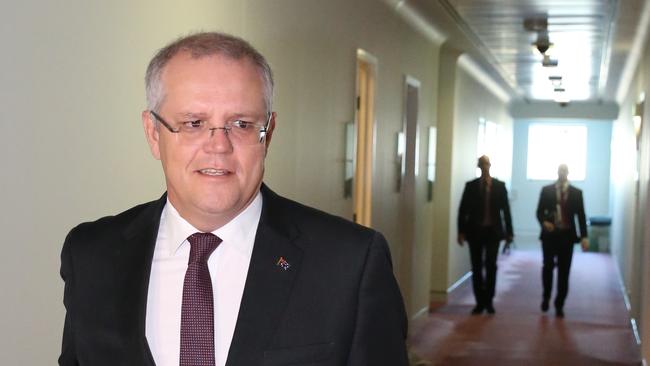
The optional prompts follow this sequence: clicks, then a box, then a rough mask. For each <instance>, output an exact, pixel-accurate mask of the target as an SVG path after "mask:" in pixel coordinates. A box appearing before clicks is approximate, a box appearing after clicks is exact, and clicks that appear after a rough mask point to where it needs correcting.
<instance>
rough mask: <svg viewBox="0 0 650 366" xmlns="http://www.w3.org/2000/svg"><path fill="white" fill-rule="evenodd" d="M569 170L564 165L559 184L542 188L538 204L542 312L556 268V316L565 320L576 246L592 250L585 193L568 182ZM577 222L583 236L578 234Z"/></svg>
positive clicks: (558, 177)
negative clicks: (542, 291)
mask: <svg viewBox="0 0 650 366" xmlns="http://www.w3.org/2000/svg"><path fill="white" fill-rule="evenodd" d="M568 176H569V167H567V165H566V164H561V165H560V166H559V167H558V169H557V181H556V182H555V183H553V184H549V185H547V186H544V187H543V188H542V192H541V194H540V196H539V203H538V204H537V220H538V221H539V224H540V226H541V229H542V231H541V234H540V237H539V238H540V239H541V240H542V253H543V256H544V264H543V266H542V284H543V285H544V293H543V295H542V305H541V308H542V311H543V312H547V311H548V308H549V301H550V299H551V292H552V291H553V269H554V268H555V267H556V266H557V294H556V295H555V301H554V305H555V315H557V316H558V317H560V318H562V317H564V301H565V300H566V296H567V293H568V292H569V271H570V269H571V259H572V257H573V244H574V243H577V242H580V243H581V245H582V249H583V250H587V248H589V239H587V223H586V219H585V208H584V205H583V202H582V191H581V190H580V189H578V188H576V187H574V186H572V185H571V184H569V180H568ZM576 219H578V225H579V228H580V236H578V235H577V232H576V223H575V220H576Z"/></svg>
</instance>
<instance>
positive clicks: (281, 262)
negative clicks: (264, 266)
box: [275, 257, 291, 271]
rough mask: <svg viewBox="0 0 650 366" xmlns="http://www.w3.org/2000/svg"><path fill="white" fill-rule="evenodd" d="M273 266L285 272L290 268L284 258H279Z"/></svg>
mask: <svg viewBox="0 0 650 366" xmlns="http://www.w3.org/2000/svg"><path fill="white" fill-rule="evenodd" d="M275 265H276V266H278V267H280V268H282V269H283V270H285V271H286V270H288V269H289V267H291V265H290V264H289V262H287V261H286V260H285V259H284V257H280V259H278V262H277V263H276V264H275Z"/></svg>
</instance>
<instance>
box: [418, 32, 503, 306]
mask: <svg viewBox="0 0 650 366" xmlns="http://www.w3.org/2000/svg"><path fill="white" fill-rule="evenodd" d="M464 57H467V56H462V55H461V54H460V53H459V52H458V51H457V50H455V49H454V48H453V47H448V46H447V45H444V46H443V47H442V51H441V56H440V81H439V85H438V88H439V91H438V106H439V109H438V116H439V123H438V143H439V144H438V151H437V153H438V160H439V161H438V170H437V176H436V188H435V200H434V210H435V213H434V217H435V224H434V230H433V237H434V246H433V249H432V250H433V254H432V263H433V265H432V273H431V295H432V299H433V300H439V299H444V298H445V296H446V294H447V292H448V289H449V288H450V286H452V285H453V284H454V283H455V282H457V281H458V280H459V279H461V278H462V277H463V276H464V275H465V274H466V273H467V272H468V271H469V270H470V263H469V251H468V249H467V246H466V245H465V246H464V247H459V246H458V245H457V244H456V238H457V224H456V222H457V221H456V220H457V217H458V206H459V204H460V199H461V196H462V193H463V189H464V186H465V182H466V181H468V180H471V179H474V178H475V177H476V175H475V174H476V162H477V158H478V154H479V152H477V146H476V141H477V136H478V121H479V118H485V119H487V120H490V121H493V122H496V123H498V124H499V125H500V126H501V129H502V131H503V135H502V137H503V141H502V143H503V145H504V146H505V147H504V149H503V150H504V151H503V152H504V155H503V161H500V162H496V161H495V162H494V163H493V165H495V164H496V163H498V164H502V166H504V167H506V168H505V169H504V171H505V172H506V175H505V176H498V177H497V178H499V179H501V180H504V181H506V182H509V181H510V172H511V169H510V167H511V166H512V123H513V122H512V118H511V117H510V115H509V113H508V102H507V100H505V99H502V98H501V97H499V96H498V95H500V94H501V93H498V92H497V90H496V88H497V87H496V86H495V85H493V84H492V83H490V82H489V79H488V81H487V82H486V79H487V78H486V77H485V76H484V75H481V73H480V71H478V70H476V69H475V68H474V67H473V66H472V64H471V63H467V62H462V61H465V60H462V58H464ZM493 160H494V158H493Z"/></svg>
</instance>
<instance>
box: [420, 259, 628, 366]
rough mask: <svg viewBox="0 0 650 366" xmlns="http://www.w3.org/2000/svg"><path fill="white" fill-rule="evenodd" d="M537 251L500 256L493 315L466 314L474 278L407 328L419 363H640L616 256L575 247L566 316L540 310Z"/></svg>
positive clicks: (471, 303) (529, 365)
mask: <svg viewBox="0 0 650 366" xmlns="http://www.w3.org/2000/svg"><path fill="white" fill-rule="evenodd" d="M540 270H541V253H540V251H538V250H534V249H522V250H513V251H512V253H511V254H510V255H505V256H504V255H501V256H500V258H499V269H498V277H497V295H496V298H495V308H496V314H495V315H492V316H489V315H481V316H471V315H469V313H470V311H471V309H472V307H473V306H474V299H473V295H472V291H471V281H469V279H468V280H467V281H465V282H464V283H463V284H462V285H461V286H460V287H459V288H458V289H457V290H456V291H455V292H454V293H453V294H452V295H451V296H450V299H449V301H448V303H446V304H441V305H440V306H438V307H436V308H435V309H434V310H433V312H432V313H430V314H429V316H428V317H427V318H426V319H421V320H419V321H416V323H415V324H414V325H413V326H412V327H413V329H411V339H410V344H411V347H412V351H413V352H414V353H415V354H416V355H417V356H418V357H419V358H421V359H422V360H421V361H420V362H419V363H417V365H454V366H461V365H499V366H509V365H526V366H537V365H554V366H557V365H590V366H597V365H640V364H641V361H640V360H641V356H640V350H639V346H637V343H636V341H635V338H634V333H633V331H632V327H631V325H630V320H629V317H628V312H627V310H626V307H625V302H624V299H623V296H622V293H621V289H620V284H619V278H618V275H617V273H616V269H615V266H614V262H613V261H612V259H611V257H610V256H609V255H606V254H597V253H581V252H579V248H577V247H576V250H575V252H574V256H573V264H572V270H571V278H570V290H569V296H568V298H567V303H566V306H565V309H564V310H565V314H566V315H565V318H564V319H560V318H556V317H555V313H554V311H553V309H552V308H551V310H550V311H549V312H548V313H546V314H543V313H542V312H541V311H540V308H539V306H540V301H541V280H540Z"/></svg>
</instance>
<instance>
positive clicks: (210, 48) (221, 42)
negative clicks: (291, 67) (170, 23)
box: [145, 32, 274, 113]
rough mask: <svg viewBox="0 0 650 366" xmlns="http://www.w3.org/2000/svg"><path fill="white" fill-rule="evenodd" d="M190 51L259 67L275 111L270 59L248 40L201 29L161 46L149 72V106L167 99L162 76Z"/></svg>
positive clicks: (198, 55)
mask: <svg viewBox="0 0 650 366" xmlns="http://www.w3.org/2000/svg"><path fill="white" fill-rule="evenodd" d="M183 52H186V53H189V54H190V56H191V57H192V58H201V57H207V56H214V55H220V56H225V57H228V58H230V59H233V60H244V59H248V60H250V61H251V62H252V63H253V65H254V66H255V67H256V68H257V69H258V71H259V73H260V76H261V77H262V80H263V82H264V94H265V95H264V102H265V104H266V109H267V113H271V104H272V99H273V85H274V84H273V72H272V71H271V67H270V66H269V64H268V62H267V61H266V59H265V58H264V56H262V54H261V53H259V51H257V50H256V49H255V48H253V46H251V45H250V44H249V43H248V42H246V41H245V40H243V39H241V38H239V37H235V36H232V35H230V34H225V33H219V32H201V33H194V34H190V35H188V36H184V37H181V38H178V39H177V40H175V41H174V42H172V43H170V44H168V45H167V46H165V47H164V48H162V49H160V50H159V51H158V52H157V53H156V55H155V56H154V57H153V58H152V59H151V62H149V66H148V67H147V73H146V75H145V88H146V93H147V108H148V109H149V110H158V108H159V107H160V106H161V104H162V102H163V100H164V98H165V90H164V89H163V85H162V81H161V76H162V72H163V69H164V68H165V66H166V65H167V63H168V62H169V61H170V60H171V59H172V58H173V57H174V56H176V55H177V54H179V53H183Z"/></svg>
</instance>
